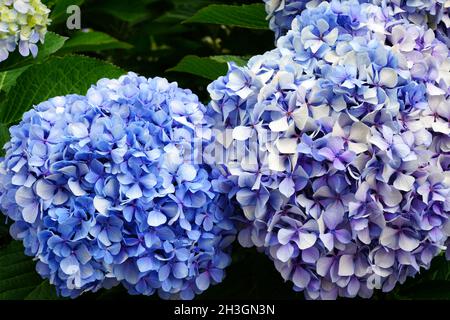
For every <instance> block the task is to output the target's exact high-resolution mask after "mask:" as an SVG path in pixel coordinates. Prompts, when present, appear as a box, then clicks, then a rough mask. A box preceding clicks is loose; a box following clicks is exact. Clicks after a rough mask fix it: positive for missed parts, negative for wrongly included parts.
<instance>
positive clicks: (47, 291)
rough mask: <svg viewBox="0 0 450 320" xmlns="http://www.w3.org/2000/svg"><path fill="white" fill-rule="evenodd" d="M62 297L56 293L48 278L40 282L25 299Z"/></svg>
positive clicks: (56, 298)
mask: <svg viewBox="0 0 450 320" xmlns="http://www.w3.org/2000/svg"><path fill="white" fill-rule="evenodd" d="M59 299H62V298H61V297H58V295H57V294H56V290H55V288H54V287H53V286H52V285H51V284H50V283H49V282H48V280H46V281H43V282H41V284H40V285H38V286H37V287H35V288H34V289H33V291H31V292H30V293H29V294H28V295H27V296H26V297H25V300H59Z"/></svg>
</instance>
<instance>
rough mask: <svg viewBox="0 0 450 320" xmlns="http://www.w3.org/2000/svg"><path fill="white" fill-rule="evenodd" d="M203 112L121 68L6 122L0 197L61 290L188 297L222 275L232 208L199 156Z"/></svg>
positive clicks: (214, 172)
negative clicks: (120, 289) (119, 287)
mask: <svg viewBox="0 0 450 320" xmlns="http://www.w3.org/2000/svg"><path fill="white" fill-rule="evenodd" d="M204 113H205V107H204V106H203V105H202V104H201V103H200V102H199V100H198V98H197V96H196V95H194V94H193V93H192V92H191V91H189V90H183V89H181V88H179V87H178V86H177V84H176V83H169V82H168V81H167V80H165V79H162V78H154V79H147V78H144V77H140V76H137V75H136V74H133V73H129V74H128V75H125V76H122V77H121V78H119V79H117V80H109V79H103V80H100V81H99V82H98V83H97V85H95V86H92V87H91V89H89V91H88V92H87V95H86V96H77V95H69V96H65V97H57V98H53V99H50V100H49V101H46V102H43V103H41V104H39V105H38V106H36V107H35V108H34V109H32V110H31V111H29V112H27V113H25V115H24V117H23V120H22V121H21V122H20V123H19V124H18V125H16V126H13V127H12V128H11V130H10V132H11V136H12V138H11V141H10V142H8V143H7V144H6V146H5V149H6V156H5V158H4V159H3V161H2V162H1V174H0V177H1V182H0V194H1V196H0V204H1V207H2V209H3V211H4V212H5V214H7V216H8V217H9V218H10V219H12V220H13V221H14V223H13V225H12V227H11V234H12V235H13V236H14V238H16V239H18V240H22V241H23V243H24V246H25V248H26V253H27V254H28V255H31V256H34V257H35V258H36V260H37V261H38V265H37V270H38V272H39V273H40V274H41V275H42V276H43V277H44V278H48V279H49V280H50V282H51V283H52V284H54V285H55V286H56V287H57V288H58V290H59V292H60V293H61V294H62V295H63V296H71V297H76V296H78V295H79V294H81V293H83V292H85V291H95V290H98V289H99V288H102V287H109V286H111V285H114V284H116V283H118V282H121V283H122V284H123V285H124V286H125V287H126V288H127V289H128V290H129V292H130V293H132V294H145V295H150V294H153V293H155V292H158V293H159V294H160V296H161V297H163V298H181V299H192V298H193V297H194V296H195V294H200V293H201V292H203V291H204V290H206V289H207V288H208V287H209V286H210V285H212V284H216V283H219V282H221V281H222V279H223V277H224V269H225V267H227V266H228V265H229V263H230V260H231V259H230V255H229V253H230V252H229V251H230V244H231V242H232V241H233V239H234V237H235V233H236V232H235V227H234V224H233V223H232V220H231V219H230V218H231V216H232V214H234V210H233V207H232V206H231V204H230V201H229V200H228V195H227V193H228V192H229V189H230V187H231V186H230V185H229V184H230V183H229V182H227V180H226V179H225V178H224V177H223V176H222V174H221V172H220V171H218V169H213V168H212V167H211V166H209V165H207V164H206V162H204V161H203V151H202V150H203V146H204V145H207V144H209V143H210V141H211V139H212V135H211V129H210V128H208V126H207V124H206V117H205V116H204Z"/></svg>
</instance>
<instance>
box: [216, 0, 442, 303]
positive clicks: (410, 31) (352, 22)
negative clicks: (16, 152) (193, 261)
mask: <svg viewBox="0 0 450 320" xmlns="http://www.w3.org/2000/svg"><path fill="white" fill-rule="evenodd" d="M449 66H450V57H449V49H448V48H447V46H446V45H445V44H443V43H442V42H441V41H439V40H438V39H437V38H436V34H435V33H434V32H433V31H432V30H430V29H427V28H426V27H424V26H418V25H415V24H412V23H407V22H405V23H403V24H391V23H390V22H388V21H386V20H385V19H384V15H383V8H382V7H379V6H375V5H372V4H367V3H364V4H360V3H359V2H358V1H342V2H340V1H332V2H331V3H328V2H322V3H321V4H319V5H318V6H314V7H310V8H306V9H305V10H304V11H302V13H301V15H299V16H297V17H296V18H295V19H294V20H293V22H292V29H291V30H290V31H289V32H288V33H287V34H286V35H285V36H283V37H281V38H280V39H279V40H278V42H277V48H276V49H274V50H272V51H269V52H266V53H265V54H263V55H260V56H256V57H253V58H252V59H250V61H249V63H248V65H247V66H245V67H237V66H236V65H233V64H231V65H230V68H229V72H228V74H227V75H226V76H223V77H221V78H219V79H217V80H216V81H214V82H213V83H212V84H210V86H209V87H208V90H209V92H210V94H211V98H212V101H211V103H210V109H209V110H210V111H209V112H210V116H211V118H213V119H214V121H215V124H214V127H215V131H216V133H215V134H214V135H215V136H216V137H217V140H216V143H217V147H216V152H217V150H220V151H219V152H217V153H218V154H219V155H220V158H218V159H219V160H220V161H221V162H220V165H221V166H222V167H223V168H224V169H225V170H226V171H227V172H228V178H229V180H230V181H232V182H233V184H234V187H233V190H235V191H234V192H235V193H236V200H237V201H238V203H239V204H240V205H241V207H242V209H243V213H244V217H243V218H242V221H243V227H242V229H241V231H240V232H239V236H238V238H239V241H240V243H241V244H242V245H244V246H248V247H251V246H256V247H258V248H260V249H261V250H264V251H265V253H266V254H267V255H268V256H269V257H270V258H271V259H272V260H273V261H274V264H275V266H276V268H277V269H278V271H279V272H280V274H281V275H282V277H283V278H284V279H285V280H290V281H292V282H293V284H294V289H295V290H297V291H304V292H305V295H306V297H307V298H310V299H335V298H336V297H338V296H342V297H355V296H360V297H370V296H371V295H372V293H373V290H374V289H381V290H383V291H385V292H387V291H390V290H392V289H393V288H394V286H395V285H396V284H397V283H403V282H404V281H405V280H406V279H407V278H408V277H410V276H414V275H415V274H417V273H418V272H419V271H420V270H421V269H422V268H428V267H429V266H430V263H431V260H432V258H433V257H435V256H436V255H438V254H439V253H441V252H442V250H444V249H445V244H446V241H447V239H448V237H449V235H450V232H449V231H450V229H449V227H450V221H449V218H450V202H449V200H450V179H449V178H450V166H449V164H450V161H449V160H450V158H449V156H448V150H449V149H448V146H449V142H450V126H449V119H450V113H449V112H448V106H449V105H450V91H449V89H450V68H449ZM216 156H217V155H216Z"/></svg>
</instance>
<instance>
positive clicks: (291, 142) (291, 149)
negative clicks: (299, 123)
mask: <svg viewBox="0 0 450 320" xmlns="http://www.w3.org/2000/svg"><path fill="white" fill-rule="evenodd" d="M297 142H298V139H296V138H290V139H279V140H278V141H277V143H276V144H277V148H278V151H280V153H285V154H295V153H297Z"/></svg>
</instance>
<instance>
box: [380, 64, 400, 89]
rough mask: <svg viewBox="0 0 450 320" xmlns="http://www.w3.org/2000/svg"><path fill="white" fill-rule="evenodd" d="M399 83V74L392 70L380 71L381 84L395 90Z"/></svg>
mask: <svg viewBox="0 0 450 320" xmlns="http://www.w3.org/2000/svg"><path fill="white" fill-rule="evenodd" d="M397 82H398V75H397V72H396V71H395V70H394V69H392V68H383V69H382V70H381V71H380V84H381V85H383V86H385V87H388V88H394V87H395V86H396V85H397Z"/></svg>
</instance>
